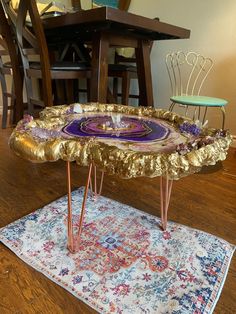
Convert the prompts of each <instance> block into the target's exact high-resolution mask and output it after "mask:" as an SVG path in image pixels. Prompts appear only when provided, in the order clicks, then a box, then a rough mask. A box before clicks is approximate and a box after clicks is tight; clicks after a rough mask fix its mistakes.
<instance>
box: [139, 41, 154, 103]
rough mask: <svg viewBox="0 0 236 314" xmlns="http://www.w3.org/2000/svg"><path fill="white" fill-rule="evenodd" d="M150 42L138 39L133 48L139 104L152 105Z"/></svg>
mask: <svg viewBox="0 0 236 314" xmlns="http://www.w3.org/2000/svg"><path fill="white" fill-rule="evenodd" d="M150 51H151V42H150V41H149V40H143V39H140V40H139V41H138V46H137V48H136V49H135V54H136V63H137V73H138V85H139V106H145V107H147V106H151V107H153V105H154V103H153V89H152V73H151V60H150Z"/></svg>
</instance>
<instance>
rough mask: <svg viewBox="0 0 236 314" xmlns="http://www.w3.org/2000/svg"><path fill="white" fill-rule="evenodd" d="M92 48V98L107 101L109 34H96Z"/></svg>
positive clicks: (92, 99) (101, 101)
mask: <svg viewBox="0 0 236 314" xmlns="http://www.w3.org/2000/svg"><path fill="white" fill-rule="evenodd" d="M92 49H93V55H92V74H91V86H90V90H91V92H90V100H91V101H98V102H100V103H106V101H107V86H108V50H109V38H108V35H106V34H100V33H96V34H94V37H93V42H92Z"/></svg>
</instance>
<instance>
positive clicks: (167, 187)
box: [160, 177, 173, 230]
mask: <svg viewBox="0 0 236 314" xmlns="http://www.w3.org/2000/svg"><path fill="white" fill-rule="evenodd" d="M172 185H173V180H169V179H168V178H165V179H164V178H163V177H160V201H161V225H162V228H163V230H166V227H167V213H168V208H169V203H170V195H171V190H172Z"/></svg>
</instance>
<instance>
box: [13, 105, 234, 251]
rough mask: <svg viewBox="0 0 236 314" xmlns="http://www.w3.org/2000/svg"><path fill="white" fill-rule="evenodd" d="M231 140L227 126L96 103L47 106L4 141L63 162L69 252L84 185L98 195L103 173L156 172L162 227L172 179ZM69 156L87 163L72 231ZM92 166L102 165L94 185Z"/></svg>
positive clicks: (218, 155) (212, 157) (31, 156)
mask: <svg viewBox="0 0 236 314" xmlns="http://www.w3.org/2000/svg"><path fill="white" fill-rule="evenodd" d="M230 142H231V135H230V134H229V133H228V132H227V131H225V130H216V129H208V128H205V127H202V126H201V124H200V123H199V122H197V123H196V122H193V121H191V120H190V119H188V118H186V117H182V116H179V115H177V114H175V113H173V112H169V111H165V110H162V109H153V108H151V107H128V106H120V105H112V104H109V105H107V104H98V103H90V104H73V105H71V106H56V107H48V108H46V109H44V110H43V111H42V112H41V113H40V118H39V119H36V120H34V119H33V118H32V117H31V116H29V115H26V116H24V119H23V120H21V121H20V122H19V123H18V124H17V126H16V128H15V129H14V131H13V133H12V135H11V137H10V140H9V144H10V147H11V149H12V150H13V151H14V152H15V153H16V154H17V155H18V156H21V157H23V158H25V159H27V160H30V161H32V162H46V161H57V160H59V159H62V160H64V161H66V162H67V181H68V230H67V232H68V249H69V250H70V251H71V252H75V251H76V250H77V248H78V246H79V241H80V235H81V231H82V226H83V218H84V213H85V204H86V199H87V195H88V189H89V187H90V189H91V192H92V193H93V195H94V197H95V198H96V197H97V196H99V195H100V194H101V191H102V183H103V177H104V173H107V174H113V175H117V176H119V177H121V178H124V179H128V178H134V177H141V176H146V177H156V176H159V177H160V204H161V223H162V228H163V229H164V230H165V229H166V227H167V212H168V207H169V202H170V196H171V189H172V183H173V180H178V179H180V178H181V177H184V176H187V175H189V174H192V173H195V172H198V171H200V170H201V168H202V166H208V165H214V164H215V163H216V162H217V161H219V160H224V159H225V158H226V154H227V150H228V148H229V145H230ZM72 161H76V163H77V164H78V165H80V166H89V170H88V177H87V183H86V186H85V191H84V197H83V203H82V209H81V214H80V219H79V224H78V228H77V230H76V232H75V230H74V227H73V223H72V206H71V178H70V162H72ZM97 168H98V169H100V170H101V180H100V186H99V187H98V185H97ZM92 174H93V175H92Z"/></svg>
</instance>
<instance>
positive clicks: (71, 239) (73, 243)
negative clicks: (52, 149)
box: [67, 161, 93, 253]
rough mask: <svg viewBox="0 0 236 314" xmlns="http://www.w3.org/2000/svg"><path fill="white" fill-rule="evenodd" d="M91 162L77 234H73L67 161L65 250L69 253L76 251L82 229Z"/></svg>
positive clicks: (68, 162)
mask: <svg viewBox="0 0 236 314" xmlns="http://www.w3.org/2000/svg"><path fill="white" fill-rule="evenodd" d="M92 166H93V164H92V162H91V163H90V165H89V171H88V176H87V182H86V185H85V190H84V195H83V201H82V206H81V212H80V217H79V222H78V230H77V234H76V235H75V233H74V227H73V211H72V198H71V171H70V161H67V188H68V213H67V248H68V250H69V251H70V252H71V253H75V252H77V251H78V248H79V244H80V239H81V233H82V228H83V221H84V214H85V205H86V201H87V197H88V190H89V184H90V180H91V173H92Z"/></svg>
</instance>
